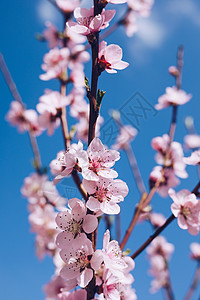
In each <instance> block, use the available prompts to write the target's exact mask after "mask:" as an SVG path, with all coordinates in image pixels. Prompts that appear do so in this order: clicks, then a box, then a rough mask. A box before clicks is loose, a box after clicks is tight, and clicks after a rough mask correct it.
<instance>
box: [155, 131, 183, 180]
mask: <svg viewBox="0 0 200 300" xmlns="http://www.w3.org/2000/svg"><path fill="white" fill-rule="evenodd" d="M151 145H152V148H153V149H154V150H156V151H158V153H157V154H156V156H155V160H156V162H157V163H158V164H160V165H163V166H165V167H167V168H172V169H173V170H174V173H175V175H177V176H178V177H180V178H187V177H188V174H187V172H186V171H185V167H186V166H185V163H184V161H183V156H184V154H183V149H182V146H181V144H180V143H178V142H172V143H171V146H170V150H168V148H169V136H168V135H167V134H164V135H163V136H162V137H155V138H153V139H152V142H151ZM167 151H168V159H166V153H167Z"/></svg>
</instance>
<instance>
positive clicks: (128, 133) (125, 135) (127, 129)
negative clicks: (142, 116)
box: [112, 125, 138, 150]
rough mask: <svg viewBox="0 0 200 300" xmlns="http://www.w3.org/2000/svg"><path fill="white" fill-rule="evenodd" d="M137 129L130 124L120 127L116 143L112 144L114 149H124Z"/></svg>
mask: <svg viewBox="0 0 200 300" xmlns="http://www.w3.org/2000/svg"><path fill="white" fill-rule="evenodd" d="M137 133H138V132H137V129H135V128H134V127H132V126H131V125H125V126H122V127H121V128H120V133H119V135H118V136H117V140H116V143H115V144H114V145H113V146H112V148H113V149H115V150H121V149H126V148H127V147H128V146H129V144H130V143H131V142H132V141H133V139H134V138H135V137H136V135H137Z"/></svg>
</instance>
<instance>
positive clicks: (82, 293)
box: [58, 289, 87, 300]
mask: <svg viewBox="0 0 200 300" xmlns="http://www.w3.org/2000/svg"><path fill="white" fill-rule="evenodd" d="M58 299H59V300H87V292H86V290H82V289H81V290H77V291H74V292H72V293H68V292H62V293H60V294H59V295H58Z"/></svg>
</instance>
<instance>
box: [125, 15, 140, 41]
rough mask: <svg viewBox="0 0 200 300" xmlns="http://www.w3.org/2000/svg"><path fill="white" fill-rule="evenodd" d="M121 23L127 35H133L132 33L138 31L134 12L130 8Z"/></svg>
mask: <svg viewBox="0 0 200 300" xmlns="http://www.w3.org/2000/svg"><path fill="white" fill-rule="evenodd" d="M123 24H124V26H125V30H126V34H127V36H128V37H131V36H133V34H134V33H135V32H137V31H138V26H137V24H136V17H135V12H134V11H133V10H131V11H130V12H129V13H128V14H127V16H126V19H125V20H124V23H123Z"/></svg>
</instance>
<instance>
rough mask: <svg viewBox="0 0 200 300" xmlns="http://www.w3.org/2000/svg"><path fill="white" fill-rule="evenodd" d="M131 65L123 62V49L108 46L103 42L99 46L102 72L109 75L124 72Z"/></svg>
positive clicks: (116, 46)
mask: <svg viewBox="0 0 200 300" xmlns="http://www.w3.org/2000/svg"><path fill="white" fill-rule="evenodd" d="M128 66H129V63H127V62H125V61H123V60H122V49H121V48H120V47H119V46H118V45H114V44H111V45H108V46H107V42H105V41H102V42H101V43H100V45H99V69H100V72H103V71H104V70H106V71H107V72H108V73H117V71H116V70H114V69H117V70H123V69H125V68H127V67H128Z"/></svg>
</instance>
